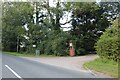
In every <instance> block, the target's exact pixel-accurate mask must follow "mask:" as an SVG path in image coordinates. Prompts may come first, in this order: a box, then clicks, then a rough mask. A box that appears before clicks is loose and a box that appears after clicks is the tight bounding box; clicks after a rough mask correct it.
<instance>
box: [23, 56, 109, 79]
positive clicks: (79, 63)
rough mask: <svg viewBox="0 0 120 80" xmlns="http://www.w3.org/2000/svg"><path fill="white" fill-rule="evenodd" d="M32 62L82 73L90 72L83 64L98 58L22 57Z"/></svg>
mask: <svg viewBox="0 0 120 80" xmlns="http://www.w3.org/2000/svg"><path fill="white" fill-rule="evenodd" d="M22 58H26V59H29V60H33V61H38V62H41V63H44V64H49V65H53V66H58V67H62V68H67V69H71V70H77V71H78V70H79V71H84V72H90V70H85V69H84V68H83V64H84V63H85V62H88V61H92V60H94V59H96V58H99V56H98V55H96V54H92V55H85V56H75V57H22ZM91 73H92V74H94V75H96V76H98V77H101V76H102V78H111V77H110V76H108V75H105V74H103V73H99V72H93V71H92V72H91Z"/></svg>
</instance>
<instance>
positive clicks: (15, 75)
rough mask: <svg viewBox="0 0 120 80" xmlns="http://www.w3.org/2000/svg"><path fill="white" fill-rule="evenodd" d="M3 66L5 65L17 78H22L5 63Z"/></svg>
mask: <svg viewBox="0 0 120 80" xmlns="http://www.w3.org/2000/svg"><path fill="white" fill-rule="evenodd" d="M5 67H7V68H8V69H9V70H10V71H11V72H12V73H13V74H14V75H15V76H16V77H17V78H19V79H20V80H23V79H22V77H20V76H19V75H18V74H17V73H16V72H15V71H13V69H11V68H10V67H9V66H8V65H5Z"/></svg>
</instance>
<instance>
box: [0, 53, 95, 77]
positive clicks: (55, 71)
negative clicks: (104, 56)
mask: <svg viewBox="0 0 120 80" xmlns="http://www.w3.org/2000/svg"><path fill="white" fill-rule="evenodd" d="M63 66H64V65H63ZM2 78H95V75H92V74H91V73H89V72H83V71H74V70H69V69H65V68H60V67H56V66H51V65H47V64H43V63H40V62H36V61H32V60H27V59H24V58H22V57H17V56H11V55H7V54H4V53H3V54H2Z"/></svg>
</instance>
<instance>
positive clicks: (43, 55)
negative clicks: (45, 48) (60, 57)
mask: <svg viewBox="0 0 120 80" xmlns="http://www.w3.org/2000/svg"><path fill="white" fill-rule="evenodd" d="M4 53H6V54H9V55H13V56H25V57H57V56H55V55H47V54H41V55H39V56H36V55H35V54H28V53H17V52H4Z"/></svg>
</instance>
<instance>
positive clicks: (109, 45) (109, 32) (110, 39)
mask: <svg viewBox="0 0 120 80" xmlns="http://www.w3.org/2000/svg"><path fill="white" fill-rule="evenodd" d="M118 35H119V33H118V25H116V26H114V25H113V26H112V27H110V28H107V29H106V31H105V32H104V33H103V35H102V36H101V37H100V39H99V40H98V41H97V43H96V46H95V48H96V52H97V53H98V54H99V55H100V57H102V58H107V59H112V60H115V61H118V57H119V54H120V53H119V52H120V50H119V47H118V46H119V43H120V40H119V38H118Z"/></svg>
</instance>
